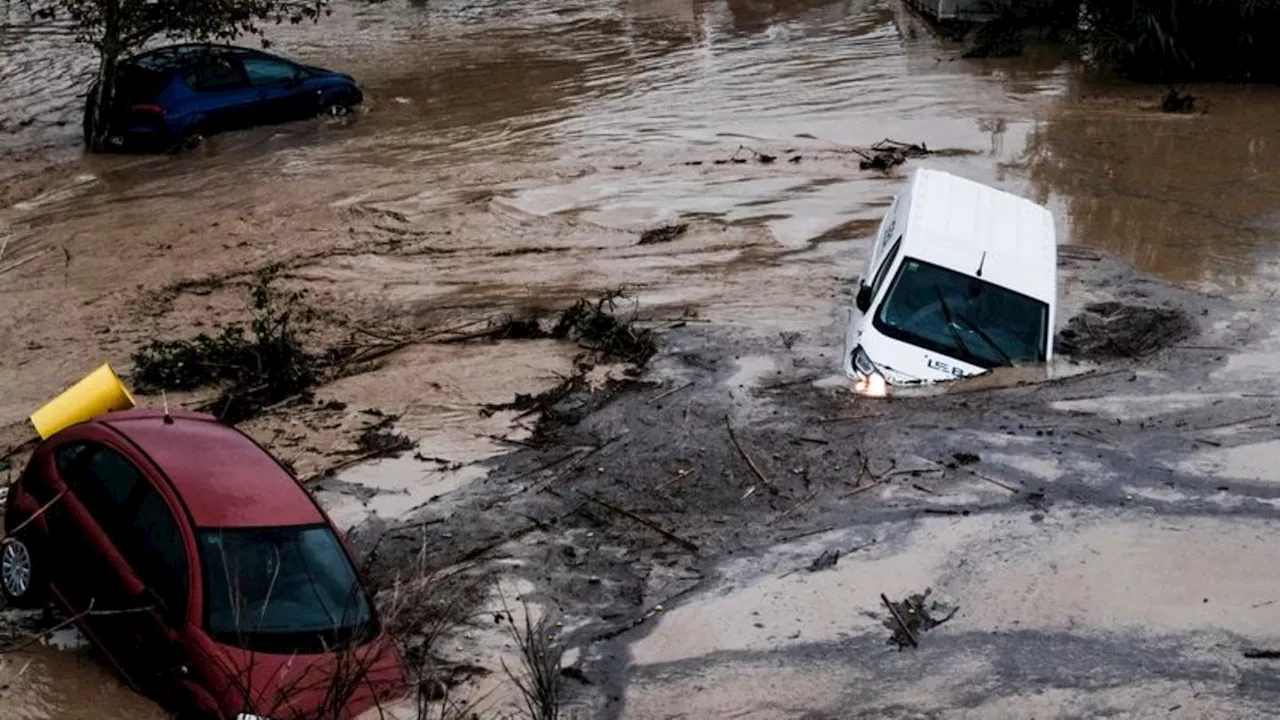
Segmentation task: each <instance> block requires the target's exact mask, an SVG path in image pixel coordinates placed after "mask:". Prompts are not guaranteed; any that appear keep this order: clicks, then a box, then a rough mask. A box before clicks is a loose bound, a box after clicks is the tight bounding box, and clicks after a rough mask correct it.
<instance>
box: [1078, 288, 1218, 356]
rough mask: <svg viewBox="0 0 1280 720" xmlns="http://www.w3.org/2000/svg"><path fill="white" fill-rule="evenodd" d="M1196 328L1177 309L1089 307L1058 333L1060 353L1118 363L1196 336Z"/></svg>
mask: <svg viewBox="0 0 1280 720" xmlns="http://www.w3.org/2000/svg"><path fill="white" fill-rule="evenodd" d="M1195 332H1196V325H1195V323H1194V322H1193V321H1192V320H1191V318H1190V317H1188V316H1187V314H1186V313H1185V312H1183V311H1181V310H1178V309H1176V308H1159V307H1146V306H1141V305H1125V304H1123V303H1119V302H1114V301H1109V302H1100V303H1094V304H1092V305H1089V306H1088V307H1086V308H1085V309H1084V312H1082V313H1080V314H1079V315H1077V316H1075V317H1073V318H1071V320H1070V321H1069V322H1068V323H1067V326H1066V327H1065V328H1063V329H1062V332H1061V333H1059V334H1058V339H1057V346H1058V350H1059V351H1060V352H1061V353H1062V354H1063V355H1067V356H1070V357H1076V358H1080V359H1084V360H1118V359H1124V358H1138V357H1143V356H1145V355H1150V354H1151V353H1154V352H1156V351H1158V350H1161V349H1163V348H1166V347H1169V346H1170V345H1173V344H1175V343H1177V342H1180V341H1182V340H1185V339H1186V338H1188V337H1190V336H1191V335H1193V334H1195Z"/></svg>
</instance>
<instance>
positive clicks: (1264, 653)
mask: <svg viewBox="0 0 1280 720" xmlns="http://www.w3.org/2000/svg"><path fill="white" fill-rule="evenodd" d="M1244 656H1245V657H1247V658H1249V659H1250V660H1280V650H1261V649H1258V648H1251V649H1249V650H1245V651H1244Z"/></svg>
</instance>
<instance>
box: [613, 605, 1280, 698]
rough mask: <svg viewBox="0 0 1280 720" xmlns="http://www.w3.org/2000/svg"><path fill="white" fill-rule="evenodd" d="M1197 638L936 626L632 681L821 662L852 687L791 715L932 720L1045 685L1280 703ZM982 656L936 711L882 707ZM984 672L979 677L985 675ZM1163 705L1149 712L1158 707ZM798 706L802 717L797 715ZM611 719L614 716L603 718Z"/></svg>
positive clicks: (1261, 675)
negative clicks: (1163, 685)
mask: <svg viewBox="0 0 1280 720" xmlns="http://www.w3.org/2000/svg"><path fill="white" fill-rule="evenodd" d="M1194 640H1195V638H1194V636H1191V635H1184V636H1179V637H1176V638H1164V639H1160V640H1153V639H1151V638H1147V637H1142V636H1139V635H1138V634H1137V633H1126V632H1120V633H1112V634H1108V635H1106V636H1102V637H1082V636H1080V635H1073V634H1069V633H1052V632H1036V631H1013V632H999V633H994V632H993V633H974V632H970V633H958V632H952V631H949V630H948V629H946V628H945V626H944V627H943V628H939V629H938V630H936V631H934V632H933V633H931V634H930V635H929V636H928V637H927V639H926V640H925V641H922V643H921V647H920V648H919V649H918V650H912V651H907V652H899V651H897V650H896V649H894V648H892V647H891V646H888V645H886V644H885V643H884V641H883V638H880V637H874V636H854V637H848V638H844V639H841V640H840V641H837V642H824V643H814V644H810V645H799V646H791V647H789V648H788V649H786V650H782V651H778V650H767V651H726V652H717V653H713V654H711V655H707V656H703V657H699V658H695V659H691V660H684V661H680V662H674V663H664V664H658V665H652V666H647V667H645V668H643V669H642V670H640V671H637V672H636V673H635V674H634V676H633V680H635V681H636V682H646V681H649V680H656V679H669V678H671V677H681V676H696V675H697V674H698V673H699V672H700V670H701V669H703V668H705V667H715V666H735V665H736V666H743V665H746V666H750V665H765V666H773V665H782V666H792V667H802V666H814V665H819V666H825V667H826V668H828V669H827V672H828V673H829V674H831V675H833V676H839V675H840V674H841V671H842V670H843V671H844V672H846V673H847V674H848V676H849V678H850V681H849V682H847V683H845V685H846V686H847V687H848V688H849V691H848V692H847V693H846V694H845V695H844V697H843V698H842V699H841V700H840V701H838V703H837V704H836V705H834V706H830V707H826V708H822V709H820V710H815V709H813V708H806V709H804V710H802V709H795V710H792V714H793V715H794V716H796V717H806V718H809V717H812V718H847V717H875V718H931V717H943V716H950V715H949V713H946V712H943V709H945V710H950V711H954V710H958V709H975V708H980V707H982V706H983V705H984V704H985V703H987V702H989V701H990V700H991V699H992V698H1009V697H1014V696H1020V695H1028V694H1038V693H1043V692H1045V691H1047V690H1054V689H1061V690H1068V691H1070V690H1086V691H1089V692H1098V691H1103V690H1108V689H1118V688H1124V687H1128V686H1137V685H1140V684H1141V683H1143V682H1150V681H1156V682H1161V681H1162V682H1170V681H1173V682H1186V683H1190V684H1192V686H1193V687H1195V688H1197V689H1201V691H1202V692H1204V693H1206V694H1214V695H1219V696H1221V697H1223V698H1224V699H1231V700H1233V701H1243V702H1244V703H1246V704H1247V705H1248V706H1250V707H1252V708H1254V709H1255V710H1256V711H1257V712H1258V717H1262V716H1263V715H1266V714H1268V713H1269V712H1270V709H1271V708H1273V707H1274V706H1275V703H1276V702H1277V701H1280V680H1277V678H1276V677H1275V676H1274V674H1269V673H1266V672H1264V671H1259V670H1257V669H1253V668H1249V667H1247V666H1246V667H1244V668H1242V669H1241V670H1243V672H1241V671H1240V670H1238V669H1236V668H1230V667H1226V666H1224V665H1222V664H1219V663H1215V662H1208V661H1205V660H1204V659H1203V658H1202V657H1197V656H1195V655H1194V654H1192V653H1190V652H1188V651H1187V648H1188V647H1189V646H1191V645H1193V641H1194ZM975 661H981V662H983V663H984V664H989V665H990V666H991V667H993V668H994V670H995V671H994V672H990V673H983V675H980V676H977V677H975V676H974V675H972V674H970V673H964V674H962V675H961V676H960V677H961V678H962V679H961V680H959V682H958V683H956V684H954V685H950V686H948V687H947V688H946V689H948V690H951V691H952V692H953V693H954V695H953V696H952V697H947V696H945V695H944V696H942V697H936V698H934V702H935V703H936V705H937V707H938V708H939V709H937V710H932V711H930V710H922V709H921V708H920V707H918V706H902V705H896V704H888V703H885V701H884V700H883V695H884V692H883V690H884V688H886V687H895V686H900V685H901V683H902V682H903V681H904V680H906V681H908V682H909V681H911V680H919V681H920V682H921V683H922V684H929V687H932V683H934V682H936V678H937V676H940V675H943V674H944V673H946V672H947V671H948V669H949V668H957V667H971V666H972V665H973V664H974V662H975ZM984 678H986V679H984ZM1165 709H1166V708H1164V707H1160V708H1152V710H1153V711H1156V712H1163V711H1164V710H1165ZM805 710H807V711H808V713H807V714H803V713H804V712H805ZM1078 712H1079V714H1077V715H1068V716H1055V717H1079V718H1094V717H1105V716H1106V713H1105V712H1100V711H1099V710H1098V709H1094V710H1092V711H1090V710H1085V709H1084V708H1081V709H1080V710H1079V711H1078ZM610 717H616V716H612V715H611V716H610Z"/></svg>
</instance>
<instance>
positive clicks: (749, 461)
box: [724, 415, 778, 495]
mask: <svg viewBox="0 0 1280 720" xmlns="http://www.w3.org/2000/svg"><path fill="white" fill-rule="evenodd" d="M724 426H725V427H726V428H728V430H729V439H730V440H732V441H733V446H734V447H735V448H737V449H738V454H739V455H741V456H742V459H743V460H746V461H747V465H748V466H750V467H751V472H753V473H755V475H756V477H757V478H759V479H760V482H761V484H763V485H764V486H765V487H766V488H769V492H771V493H773V494H774V495H777V494H778V488H777V486H775V485H774V484H773V483H772V482H770V481H769V478H767V477H765V474H764V473H763V472H761V471H760V468H759V467H758V466H757V465H756V461H755V460H752V459H751V456H750V455H748V454H747V451H746V450H743V449H742V445H741V444H739V443H738V436H737V435H735V434H734V432H733V424H732V423H730V422H729V416H728V415H725V416H724Z"/></svg>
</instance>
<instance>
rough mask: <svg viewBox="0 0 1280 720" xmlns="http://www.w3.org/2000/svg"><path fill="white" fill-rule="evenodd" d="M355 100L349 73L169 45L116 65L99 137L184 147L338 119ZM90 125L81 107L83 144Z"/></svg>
mask: <svg viewBox="0 0 1280 720" xmlns="http://www.w3.org/2000/svg"><path fill="white" fill-rule="evenodd" d="M95 91H96V88H94V89H91V90H90V94H89V97H93V95H94V94H95ZM363 101H364V95H363V93H361V92H360V87H359V86H358V85H357V84H356V81H355V79H354V78H352V77H351V76H350V75H344V74H343V73H338V72H333V71H332V70H324V69H322V68H317V67H310V66H307V65H301V64H298V63H295V62H292V61H289V60H285V59H284V58H281V57H276V56H275V55H271V54H269V53H265V52H262V51H259V50H252V49H250V48H242V47H233V46H227V45H205V44H191V45H171V46H168V47H162V48H157V49H155V50H150V51H148V52H145V53H142V54H139V55H136V56H134V57H131V58H129V59H128V60H125V61H122V62H121V63H120V66H119V70H118V73H117V75H116V96H115V102H114V104H113V107H112V109H111V112H110V118H109V120H110V129H109V130H108V133H107V137H108V142H109V144H110V145H111V146H114V147H118V148H140V149H156V150H173V149H179V148H191V147H195V146H196V145H199V144H200V142H202V141H203V140H204V138H205V137H207V136H209V135H213V134H215V133H220V132H224V131H227V130H235V129H239V128H246V127H252V126H255V125H266V124H271V123H280V122H288V121H290V120H300V119H303V118H309V117H315V116H317V115H335V116H336V115H345V114H347V113H350V112H351V111H352V110H354V109H355V108H356V107H357V106H359V105H360V104H361V103H362V102H363ZM91 123H92V118H91V113H90V111H89V109H88V107H86V109H85V118H84V131H85V140H86V143H87V142H88V140H89V136H90V134H91Z"/></svg>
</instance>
